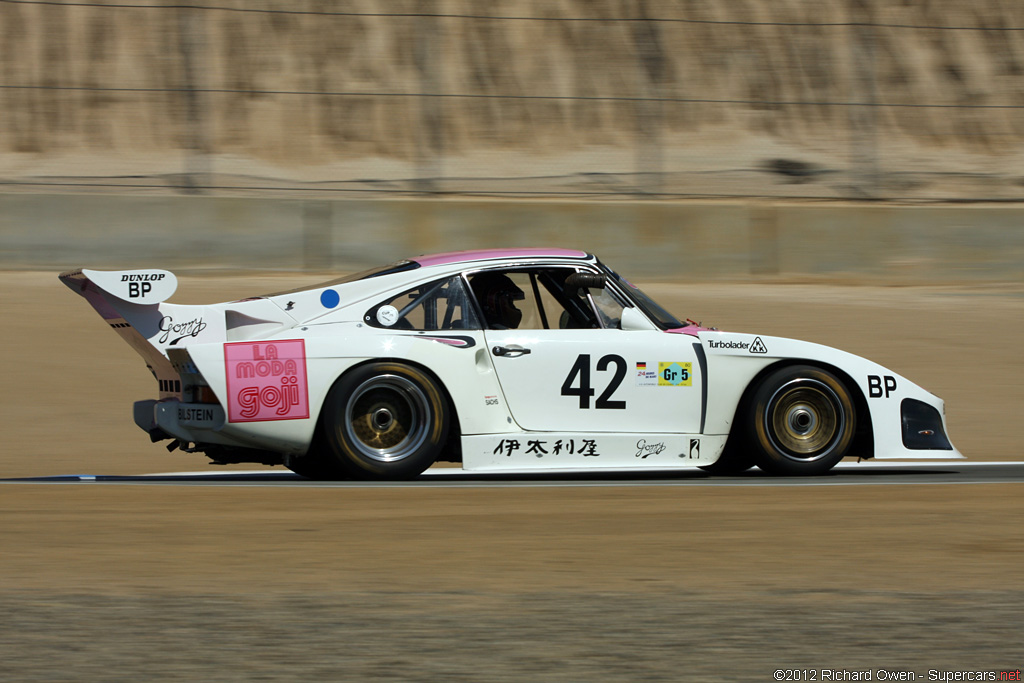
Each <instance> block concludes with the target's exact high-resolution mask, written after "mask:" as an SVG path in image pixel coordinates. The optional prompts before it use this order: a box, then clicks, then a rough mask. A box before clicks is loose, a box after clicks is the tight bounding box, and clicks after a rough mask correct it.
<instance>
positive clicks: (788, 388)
mask: <svg viewBox="0 0 1024 683" xmlns="http://www.w3.org/2000/svg"><path fill="white" fill-rule="evenodd" d="M745 417H746V420H745V422H746V428H747V429H748V430H749V431H748V434H749V436H750V439H749V445H750V447H751V449H752V455H753V458H754V462H755V463H756V464H757V466H758V467H760V468H761V469H763V470H765V471H766V472H769V473H771V474H782V475H815V474H824V473H825V472H828V471H829V470H830V469H832V468H833V467H834V466H835V465H836V463H838V462H839V461H840V460H842V459H843V457H844V456H845V455H846V454H847V453H848V452H849V450H850V446H851V444H852V443H853V435H854V431H855V428H856V414H855V411H854V407H853V401H852V399H851V398H850V392H849V390H848V389H847V388H846V386H845V385H844V384H843V383H842V382H841V381H840V380H839V379H838V378H836V377H835V376H834V375H833V374H831V373H830V372H827V371H825V370H823V369H821V368H816V367H812V366H809V365H796V366H790V367H785V368H781V369H779V370H776V371H775V372H773V373H771V374H770V375H768V376H767V377H766V378H765V379H764V380H763V381H762V382H761V384H760V385H758V387H757V389H756V390H755V392H754V394H753V395H752V396H751V399H750V401H749V403H748V405H747V407H746V416H745Z"/></svg>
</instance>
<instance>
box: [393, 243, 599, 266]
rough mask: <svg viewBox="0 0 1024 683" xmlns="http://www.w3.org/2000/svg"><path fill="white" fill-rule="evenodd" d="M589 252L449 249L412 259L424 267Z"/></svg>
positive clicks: (535, 248) (562, 256)
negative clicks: (441, 252) (442, 252)
mask: <svg viewBox="0 0 1024 683" xmlns="http://www.w3.org/2000/svg"><path fill="white" fill-rule="evenodd" d="M586 256H587V252H585V251H579V250H577V249H544V248H537V247H531V248H524V249H477V250H474V251H449V252H447V253H444V254H427V255H424V256H417V257H415V258H412V259H410V260H411V261H415V262H416V263H418V264H420V265H421V266H423V267H424V268H425V267H427V266H443V265H447V264H449V263H461V262H462V261H483V260H487V259H505V258H585V257H586Z"/></svg>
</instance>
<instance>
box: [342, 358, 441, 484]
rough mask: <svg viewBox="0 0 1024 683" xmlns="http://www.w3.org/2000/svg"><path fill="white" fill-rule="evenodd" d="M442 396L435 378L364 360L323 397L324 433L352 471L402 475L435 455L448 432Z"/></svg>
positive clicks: (404, 367)
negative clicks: (364, 363)
mask: <svg viewBox="0 0 1024 683" xmlns="http://www.w3.org/2000/svg"><path fill="white" fill-rule="evenodd" d="M448 427H449V416H448V406H447V402H446V400H445V398H444V395H443V394H442V392H441V390H440V388H439V387H438V385H437V383H436V382H435V381H434V380H433V379H432V378H431V377H430V376H428V375H427V374H426V373H424V372H422V371H420V370H419V369H417V368H414V367H411V366H408V365H403V364H400V363H386V362H381V363H369V364H367V365H362V366H360V367H358V368H356V369H355V370H352V371H351V372H349V373H347V374H345V375H344V376H342V377H341V379H339V380H338V381H337V382H336V383H335V385H334V386H333V387H332V388H331V391H330V393H329V394H328V395H327V400H326V402H325V403H324V413H323V428H324V437H325V440H326V442H327V445H328V447H329V449H330V452H331V454H332V455H333V457H334V459H335V461H336V462H337V463H338V464H339V465H340V466H342V467H344V468H345V469H347V470H348V471H350V472H351V473H352V474H353V475H355V476H365V477H372V478H378V479H407V478H411V477H415V476H416V475H418V474H420V473H421V472H423V470H425V469H427V468H428V467H430V465H432V464H433V463H434V461H435V460H437V457H438V456H439V455H440V454H441V449H442V448H443V446H444V444H445V441H446V440H447V438H448Z"/></svg>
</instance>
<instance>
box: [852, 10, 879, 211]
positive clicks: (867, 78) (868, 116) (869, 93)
mask: <svg viewBox="0 0 1024 683" xmlns="http://www.w3.org/2000/svg"><path fill="white" fill-rule="evenodd" d="M853 20H854V23H853V35H852V40H851V51H852V59H853V64H852V67H853V78H852V79H851V82H852V84H853V97H852V98H851V106H850V109H849V115H850V180H851V183H852V187H853V192H854V194H855V195H858V196H860V197H862V198H868V199H874V198H877V197H878V195H879V179H878V144H877V143H878V140H877V136H878V111H877V108H878V88H877V83H876V81H875V29H874V25H873V23H872V16H871V8H870V6H869V5H868V3H867V2H866V0H857V1H856V2H854V3H853Z"/></svg>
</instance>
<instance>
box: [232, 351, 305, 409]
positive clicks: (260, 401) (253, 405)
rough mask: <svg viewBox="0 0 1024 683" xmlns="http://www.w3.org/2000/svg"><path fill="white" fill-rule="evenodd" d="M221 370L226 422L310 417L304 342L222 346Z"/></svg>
mask: <svg viewBox="0 0 1024 683" xmlns="http://www.w3.org/2000/svg"><path fill="white" fill-rule="evenodd" d="M224 369H225V370H226V374H227V385H228V421H229V422H265V421H268V420H301V419H304V418H307V417H309V391H308V385H307V383H306V343H305V342H304V341H303V340H301V339H286V340H282V341H272V342H234V343H230V344H225V345H224Z"/></svg>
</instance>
